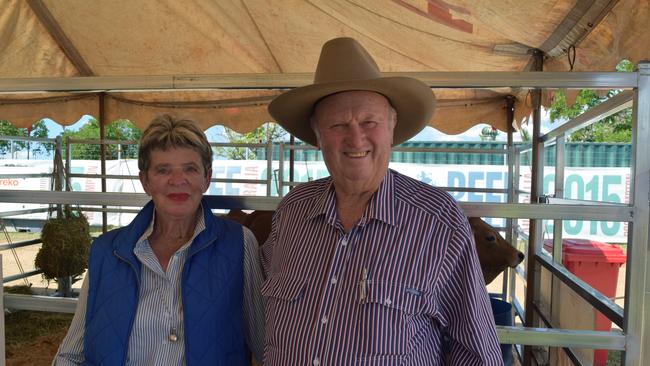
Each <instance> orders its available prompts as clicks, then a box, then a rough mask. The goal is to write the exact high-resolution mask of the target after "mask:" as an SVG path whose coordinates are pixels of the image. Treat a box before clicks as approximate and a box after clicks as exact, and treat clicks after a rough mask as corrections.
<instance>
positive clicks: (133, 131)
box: [63, 118, 142, 160]
mask: <svg viewBox="0 0 650 366" xmlns="http://www.w3.org/2000/svg"><path fill="white" fill-rule="evenodd" d="M141 135H142V131H140V130H139V129H138V128H137V127H135V125H133V123H131V121H129V120H126V119H119V120H116V121H114V122H112V123H111V124H109V125H108V126H106V139H107V140H119V141H125V140H126V141H138V140H139V139H140V136H141ZM67 137H69V138H71V139H75V140H99V122H98V121H97V120H96V119H94V118H92V119H90V120H88V122H87V123H86V124H85V125H83V126H82V127H81V128H79V129H78V130H77V131H64V132H63V138H64V141H66V138H67ZM100 151H101V150H100V145H99V141H97V143H92V144H80V143H74V144H72V148H71V154H72V159H86V160H100V158H101V155H100ZM137 156H138V146H137V145H124V144H108V145H106V159H107V160H115V159H127V158H128V159H135V158H137Z"/></svg>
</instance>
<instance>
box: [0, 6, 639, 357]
mask: <svg viewBox="0 0 650 366" xmlns="http://www.w3.org/2000/svg"><path fill="white" fill-rule="evenodd" d="M649 22H650V1H649V0H599V1H586V0H560V1H558V0H517V1H465V0H390V1H389V0H282V1H259V0H257V1H255V0H238V1H221V0H219V1H214V0H213V1H209V0H185V1H182V2H179V1H173V0H138V1H127V0H111V1H106V0H104V1H101V0H99V1H77V0H24V1H22V0H13V1H12V0H9V1H4V2H3V6H2V7H0V40H2V49H3V51H2V52H0V127H3V128H4V127H7V129H8V130H9V131H19V132H17V133H14V134H21V133H23V132H26V133H25V135H26V136H24V137H19V136H2V137H0V140H3V141H0V152H1V151H3V150H2V149H3V148H4V147H5V146H7V144H6V143H5V141H4V140H11V141H12V142H11V144H10V146H14V145H13V144H14V143H15V144H17V145H20V144H24V145H27V146H28V148H27V156H28V157H29V156H30V150H29V146H32V145H31V144H41V146H43V145H47V146H49V147H48V149H49V150H50V151H52V152H53V156H51V159H50V156H48V159H47V160H44V161H43V163H42V164H41V166H40V167H39V168H38V169H32V170H30V169H27V168H26V164H25V165H21V164H22V163H21V162H16V161H11V162H9V163H7V162H6V161H0V164H3V165H2V168H7V169H5V170H2V171H0V206H1V207H0V223H4V222H9V220H12V222H13V223H18V224H16V225H17V226H20V225H23V224H24V225H27V224H28V221H29V220H32V219H33V218H35V217H36V218H38V219H39V220H42V219H43V218H51V217H54V216H56V215H57V214H58V212H60V210H61V209H62V207H63V205H71V206H74V207H75V208H77V209H79V210H80V211H82V212H83V213H84V215H85V216H86V217H87V218H88V219H89V220H90V221H91V222H93V225H96V227H99V228H100V229H99V230H101V231H104V232H105V231H107V230H109V229H110V228H112V227H118V226H124V225H126V224H128V222H129V221H130V218H132V217H133V216H134V214H135V213H136V212H138V211H139V210H140V209H141V208H142V207H143V205H144V204H145V203H146V202H147V201H148V197H147V196H146V195H145V194H144V193H143V190H142V189H141V188H142V187H141V186H139V181H138V178H137V177H138V175H137V161H135V159H134V157H133V156H132V155H131V156H130V161H129V159H126V158H125V159H121V158H120V157H124V155H122V156H121V155H120V154H123V152H125V151H131V152H133V150H134V149H133V148H134V147H135V145H137V142H136V141H127V142H125V141H118V140H122V137H119V138H116V140H112V139H111V138H108V137H107V136H110V133H109V132H110V131H111V128H112V127H114V125H111V123H113V122H114V121H117V120H122V119H125V120H128V121H130V122H131V123H132V124H133V125H134V126H135V127H136V128H138V129H140V130H142V131H143V130H144V128H146V127H147V126H148V123H149V121H151V120H152V118H153V117H155V116H157V115H159V114H161V113H172V114H176V115H178V116H187V117H190V118H191V119H193V120H195V121H196V122H197V124H198V125H199V127H200V128H201V129H202V130H204V131H205V130H207V129H209V128H211V127H212V126H215V125H219V126H222V127H223V128H228V129H230V130H233V131H236V132H238V133H241V134H246V133H250V132H252V131H258V128H259V127H260V125H262V124H263V123H267V126H268V125H269V124H268V123H270V122H273V118H272V117H271V115H270V114H269V113H268V106H269V103H270V102H271V100H273V99H274V98H276V97H277V96H278V95H281V94H282V93H284V92H286V91H287V90H290V89H292V88H295V87H301V86H304V85H308V84H311V83H312V81H313V80H314V74H313V72H314V70H316V64H317V61H318V59H319V52H320V50H321V46H322V45H323V44H324V43H325V42H326V41H328V40H331V39H333V38H337V37H352V38H354V39H356V40H357V41H358V42H359V43H361V44H362V45H363V46H364V48H366V49H367V51H368V53H369V54H370V55H372V58H373V59H374V60H375V61H376V64H377V67H378V69H379V70H380V71H381V72H382V76H388V77H393V76H407V77H412V78H416V79H419V80H421V81H422V82H424V83H425V84H426V85H428V86H429V87H430V89H431V92H432V93H433V94H435V98H436V105H435V108H434V109H435V111H434V113H433V116H432V117H431V118H430V119H429V120H428V121H423V122H426V124H427V125H428V127H432V128H435V129H436V130H437V131H439V132H441V133H442V134H447V135H455V134H460V133H462V132H464V131H467V130H468V129H470V128H472V127H474V126H475V125H477V124H479V123H485V124H487V125H490V126H491V127H492V129H491V131H492V132H494V133H496V131H497V130H498V131H502V132H504V133H506V134H507V142H506V143H505V144H502V145H499V146H496V145H494V146H489V147H487V148H482V149H472V148H468V147H464V146H438V147H434V148H431V147H423V146H417V145H409V144H404V145H400V146H397V147H395V148H394V149H393V152H392V154H393V155H392V157H393V159H394V160H393V161H391V163H390V164H391V167H392V168H394V169H395V170H397V171H400V172H402V171H401V170H400V169H404V170H408V169H411V168H410V167H413V166H418V167H423V169H424V167H426V169H428V170H427V171H426V172H425V173H426V174H424V173H422V174H420V172H423V171H424V170H423V169H417V170H415V169H414V170H411V172H415V173H416V174H420V175H418V176H417V177H416V176H414V175H411V176H412V177H414V178H417V179H419V180H421V181H423V182H426V183H429V184H433V185H436V186H438V187H441V188H443V189H445V190H447V191H448V192H449V193H450V194H451V195H452V196H453V197H454V198H455V199H456V200H457V201H459V203H460V205H461V207H462V209H463V210H464V211H465V213H466V214H467V215H468V216H471V217H482V218H485V219H486V220H489V221H490V222H496V223H497V224H495V225H496V226H498V227H499V229H500V230H501V232H503V233H505V234H504V236H505V238H506V239H507V241H509V242H510V243H511V244H512V245H514V246H516V247H517V249H518V250H520V251H522V252H524V254H525V255H526V259H525V260H524V261H523V262H522V263H521V264H519V265H518V266H516V267H515V268H511V269H508V270H507V272H506V273H505V275H503V276H501V282H500V283H498V285H497V287H498V290H497V291H496V292H497V293H495V294H493V295H494V296H495V297H496V298H498V299H500V300H505V301H506V302H508V303H509V304H511V306H512V310H509V311H508V312H507V314H506V315H507V316H506V318H507V319H506V320H509V321H510V323H507V325H498V326H497V333H498V336H499V338H500V341H501V342H502V344H512V345H514V346H513V347H512V348H511V350H512V352H511V354H512V355H513V357H514V358H515V359H516V360H517V361H518V363H520V364H521V365H524V366H532V365H550V366H556V365H558V366H564V365H567V364H573V365H592V364H596V365H600V364H602V358H599V357H600V356H602V354H603V353H604V352H610V354H616V355H619V354H620V355H621V361H620V364H622V365H625V366H638V365H645V364H648V362H649V361H648V360H650V316H649V315H648V314H650V235H649V231H650V143H649V142H650V32H648V29H647V28H648V24H649ZM622 60H625V61H626V62H628V64H627V65H630V66H631V65H634V66H635V67H636V68H635V69H634V70H633V71H631V68H630V69H625V72H614V70H620V71H623V70H621V69H620V68H619V65H621V62H622ZM583 89H590V90H592V91H593V92H594V95H596V96H597V97H595V99H597V101H598V103H595V106H592V107H591V108H589V109H581V110H580V112H581V114H579V115H577V117H574V118H573V119H571V120H569V121H567V122H565V123H564V124H562V125H561V126H557V127H555V128H553V129H551V130H550V131H548V132H543V130H542V119H543V111H544V110H545V109H546V110H548V108H549V107H550V106H552V105H553V101H554V98H556V96H560V95H562V94H564V96H565V97H566V100H567V101H568V103H567V104H571V102H572V101H573V100H574V99H576V97H577V96H579V93H580V92H581V90H583ZM559 91H562V93H560V92H559ZM605 95H606V96H607V97H605ZM619 113H624V114H626V117H627V116H630V120H631V126H632V127H631V144H629V145H627V146H626V147H628V146H629V150H627V151H628V153H626V154H627V155H629V156H630V159H629V160H627V161H626V162H625V164H624V165H620V166H617V167H616V169H617V170H611V171H610V173H607V172H599V173H593V174H592V173H589V174H592V175H590V176H589V177H588V178H585V179H583V180H582V181H579V179H582V178H581V176H579V174H577V173H575V170H572V169H573V168H574V166H572V165H571V163H569V160H570V159H568V155H569V154H570V151H571V150H570V148H569V146H570V145H569V143H570V142H571V138H572V137H574V136H575V135H573V133H574V132H576V131H584V129H588V128H590V127H596V125H594V124H598V125H600V121H602V120H603V119H604V118H618V117H619V116H620V114H619ZM82 116H84V117H82ZM86 116H92V117H93V118H94V119H95V120H96V121H97V130H98V133H97V135H98V136H99V139H97V138H92V139H89V140H82V139H79V140H75V139H70V138H67V137H66V138H62V137H61V136H58V137H57V138H55V139H50V138H45V137H44V136H43V134H39V133H40V132H43V131H42V130H41V131H38V127H39V126H40V125H41V124H43V120H44V119H48V118H49V119H51V120H53V121H56V122H57V123H59V124H61V125H63V126H70V125H72V124H73V123H75V122H76V121H78V120H79V119H80V118H86ZM35 121H39V122H36V123H35ZM626 121H627V120H626ZM525 123H530V124H532V133H531V134H530V135H531V136H530V141H529V142H527V143H523V144H521V143H515V142H514V139H515V133H516V131H517V130H521V128H522V127H523V125H524V124H525ZM626 123H627V122H626ZM626 126H627V125H626ZM12 128H14V129H13V130H12ZM625 128H626V130H625V132H626V134H625V138H628V137H629V136H628V135H627V132H628V128H627V127H625ZM268 131H269V130H268V129H267V136H266V139H261V140H256V141H255V143H231V142H228V143H224V142H214V143H213V147H214V149H215V151H216V150H219V149H224V148H227V149H229V148H245V149H248V150H246V151H248V152H250V151H253V150H255V151H256V152H258V151H259V156H260V157H262V156H263V157H264V159H261V158H260V159H259V160H257V161H253V160H252V159H246V160H241V161H240V162H237V164H239V165H238V167H237V169H240V171H241V174H237V175H230V174H229V172H232V170H228V169H230V168H231V167H232V165H233V164H234V163H233V162H232V161H230V160H215V161H213V165H212V167H213V173H214V174H213V176H212V177H211V184H210V187H209V188H208V192H207V195H206V197H207V200H208V202H209V204H210V205H211V208H212V209H213V210H214V211H215V213H220V212H223V211H225V210H229V209H245V210H273V209H275V208H276V206H277V205H278V203H279V202H280V200H281V198H282V196H283V195H284V194H286V192H288V190H289V189H290V188H291V187H293V186H295V185H297V184H300V183H302V182H306V181H309V180H312V179H313V178H317V177H318V176H319V175H320V174H321V173H326V172H327V170H326V169H325V168H324V165H323V164H322V162H312V161H299V160H298V159H297V157H299V156H308V155H311V156H317V155H318V152H317V151H315V149H314V148H310V147H306V146H305V144H302V143H300V142H296V141H295V138H294V137H290V139H289V140H288V141H280V142H278V141H271V138H270V137H269V136H270V133H269V132H268ZM488 133H490V130H488ZM8 134H11V133H8ZM63 135H64V136H65V134H63ZM219 141H222V140H219ZM79 144H81V145H83V144H93V145H95V147H97V154H96V156H95V157H94V158H93V159H89V158H86V157H82V158H81V159H79V158H78V155H77V157H76V158H74V159H73V158H72V156H73V155H75V154H74V153H73V152H74V150H73V148H74V147H76V146H77V145H79ZM549 151H552V152H553V156H554V157H553V158H552V159H551V160H550V161H549V160H545V156H546V152H549ZM12 152H13V151H12ZM34 152H35V151H33V150H32V151H31V153H32V157H33V154H34ZM113 152H117V156H118V159H114V158H113V159H111V157H112V156H111V154H112V153H113ZM440 153H449V154H471V155H472V156H482V157H483V156H487V154H490V156H491V155H494V154H497V155H500V156H501V157H503V160H502V162H501V163H499V164H500V166H498V167H496V168H489V167H488V166H487V165H476V166H474V167H475V168H473V169H474V170H473V171H471V172H469V170H467V169H466V168H467V166H469V165H466V166H465V167H464V168H462V169H466V170H465V172H469V173H467V175H463V174H464V173H462V172H463V170H462V169H461V168H457V169H456V167H455V165H454V164H458V163H456V162H454V161H450V162H448V163H441V164H430V163H429V162H425V161H424V160H418V159H411V160H409V162H408V164H401V165H400V163H401V161H398V156H408V157H409V159H410V158H413V157H417V156H420V157H424V156H430V155H431V154H440ZM419 154H423V155H419ZM427 154H428V155H427ZM84 159H85V160H84ZM50 160H51V161H50ZM82 160H83V161H82ZM30 163H34V159H32V160H31V161H30ZM319 164H320V165H319ZM545 165H546V166H545ZM449 167H453V169H452V168H449ZM489 169H492V170H489ZM599 169H600V168H599ZM452 170H454V172H452ZM601 170H604V169H601ZM6 172H8V173H6ZM407 173H408V172H404V174H405V175H408V174H407ZM452 173H453V174H452ZM472 174H473V175H472ZM608 174H609V176H608ZM438 176H445V177H446V180H443V181H440V180H437V178H438ZM450 177H451V178H450ZM464 177H467V178H468V179H466V180H463V178H464ZM477 177H479V178H477ZM480 177H485V178H484V179H483V178H480ZM452 178H453V179H452ZM605 178H606V179H605ZM481 179H483V181H482V182H483V183H484V184H483V183H481V184H475V183H476V182H477V181H481ZM497 181H499V182H500V183H499V185H495V184H494V183H495V182H497ZM18 182H30V184H31V182H37V183H34V184H33V185H31V186H30V188H26V189H22V188H21V189H17V188H16V187H15V186H13V184H14V183H18ZM80 182H83V183H80ZM577 182H580V183H579V184H578V183H577ZM614 182H615V183H616V184H613V183H614ZM236 185H242V186H244V188H243V189H241V190H240V191H236V190H230V189H228V187H233V186H236ZM127 186H128V188H129V189H125V187H127ZM614 186H616V187H617V188H616V191H613V189H614V188H612V187H614ZM119 187H122V188H119ZM576 187H578V188H576ZM577 190H578V191H580V194H575V193H576V191H577ZM479 195H482V196H483V197H485V200H484V202H476V201H475V200H474V201H473V200H471V199H469V197H470V196H473V197H476V196H479ZM461 197H465V198H467V199H465V198H461ZM488 197H489V198H490V199H488ZM495 197H498V199H496V198H495ZM57 217H58V216H57ZM33 222H34V220H32V221H31V223H29V224H30V225H31V224H33ZM579 227H580V228H579ZM567 228H568V229H567ZM564 229H566V230H564ZM582 229H584V230H587V231H590V233H591V231H593V232H598V233H605V232H607V233H614V232H615V233H616V234H615V235H616V240H615V241H612V242H616V243H621V245H620V246H619V247H616V250H618V251H619V252H622V253H623V254H620V255H617V257H616V258H615V259H612V260H611V261H609V262H607V263H600V262H594V261H592V262H589V264H588V265H585V266H583V268H580V269H579V270H580V271H581V270H584V269H585V268H584V267H589V266H591V267H592V268H591V269H593V270H595V272H598V273H597V274H598V276H596V275H594V276H593V278H599V279H600V278H607V279H608V280H609V279H613V278H615V277H614V273H615V272H616V273H618V270H619V268H625V273H624V275H622V278H623V280H624V287H625V289H624V294H623V296H622V297H620V298H612V294H611V293H606V291H603V290H601V287H600V286H595V285H594V282H593V280H592V281H587V280H586V279H585V277H581V276H579V275H578V274H577V273H578V272H579V271H578V270H576V268H575V267H576V265H579V264H578V263H583V262H579V260H576V254H575V253H570V252H567V251H565V248H566V247H567V246H566V245H565V244H567V243H569V244H571V240H573V242H575V240H576V239H594V237H582V238H581V237H580V236H581V235H582V234H583V233H584V231H580V230H582ZM5 235H6V236H7V239H9V235H8V234H7V231H6V230H5ZM589 235H591V234H589ZM608 235H609V234H608ZM594 236H596V235H594ZM604 236H605V235H604ZM29 238H30V239H29V240H24V241H18V242H13V243H12V242H11V240H8V242H7V243H6V244H0V257H1V254H5V261H4V264H5V265H6V264H7V263H8V262H10V261H7V259H8V258H9V259H12V258H16V259H15V261H16V262H17V264H19V263H18V262H19V260H18V259H17V256H16V254H15V253H16V251H19V250H20V251H22V250H27V249H28V250H33V249H34V248H37V247H38V246H39V245H40V244H41V240H39V239H33V238H34V237H33V236H31V237H29ZM602 241H607V240H606V238H605V239H603V240H602ZM603 244H604V245H603V247H605V246H609V244H605V243H603ZM610 247H615V246H614V245H611V246H610ZM621 248H623V249H621ZM7 254H9V255H7ZM612 258H614V256H612ZM590 260H591V259H590ZM584 263H586V261H585V262H584ZM584 263H583V264H584ZM622 263H625V265H624V267H623V266H621V265H622ZM1 266H2V263H0V267H1ZM19 267H20V266H19ZM0 269H1V268H0ZM4 273H7V274H8V275H7V276H6V277H4V278H3V284H9V283H12V284H13V283H15V282H16V281H23V282H27V278H32V279H33V278H35V277H34V276H38V275H39V274H40V273H41V270H40V269H39V268H32V267H30V268H27V269H23V268H20V273H18V274H14V273H13V272H11V273H8V272H7V270H6V269H5V272H4ZM2 274H3V272H2V271H0V276H2ZM30 276H31V277H30ZM70 281H71V279H70V278H69V277H65V278H60V279H59V280H58V285H59V287H58V289H57V295H58V296H49V295H51V292H52V291H49V294H48V296H43V294H42V293H40V294H39V295H20V294H12V293H5V292H4V289H3V292H0V302H1V303H2V305H3V308H5V309H16V310H21V309H24V310H37V311H48V312H61V313H72V312H74V309H75V306H76V303H77V300H76V299H75V298H74V297H65V296H61V295H62V294H64V295H66V294H68V293H69V290H70ZM597 281H600V280H597ZM596 285H599V284H598V283H597V284H596ZM491 288H494V287H491ZM24 313H26V312H24ZM596 314H598V315H596ZM48 315H55V314H48ZM589 322H592V323H593V322H596V323H598V324H600V323H601V322H602V323H603V324H605V323H606V324H607V326H606V327H604V328H601V327H596V325H597V324H588V323H589ZM330 324H331V323H330ZM510 324H512V325H510ZM610 324H614V325H615V326H614V327H613V329H612V328H611V327H610ZM4 335H5V324H4V318H0V337H4ZM4 346H5V342H4V339H3V341H2V342H0V366H2V365H4V363H5V349H4ZM382 361H385V360H382ZM319 362H320V361H319ZM608 366H611V365H608Z"/></svg>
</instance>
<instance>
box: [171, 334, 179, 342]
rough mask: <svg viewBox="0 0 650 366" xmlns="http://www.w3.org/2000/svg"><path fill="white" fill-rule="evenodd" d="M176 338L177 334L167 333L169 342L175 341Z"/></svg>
mask: <svg viewBox="0 0 650 366" xmlns="http://www.w3.org/2000/svg"><path fill="white" fill-rule="evenodd" d="M177 340H178V336H177V335H176V334H170V335H169V341H170V342H176V341H177Z"/></svg>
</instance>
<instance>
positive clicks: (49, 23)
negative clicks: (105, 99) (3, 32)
mask: <svg viewBox="0 0 650 366" xmlns="http://www.w3.org/2000/svg"><path fill="white" fill-rule="evenodd" d="M27 4H28V5H29V7H30V8H31V9H32V11H33V12H34V14H35V15H36V18H38V20H39V21H40V22H41V24H42V25H43V27H45V29H46V30H47V32H48V33H49V34H50V36H51V37H52V38H53V39H54V42H55V43H56V44H57V45H58V46H59V47H60V48H61V50H62V51H63V53H64V54H65V55H66V57H67V58H68V60H70V62H71V63H72V64H73V65H74V67H75V68H76V69H77V71H78V72H79V74H80V75H81V76H93V75H95V74H94V73H93V70H92V69H91V68H90V66H88V64H87V63H86V61H85V60H84V59H83V57H82V56H81V54H80V53H79V50H77V48H76V47H75V45H74V44H73V43H72V41H71V40H70V38H68V36H66V34H65V32H64V31H63V29H61V26H60V25H59V23H58V22H57V21H56V19H54V16H52V13H50V11H49V10H48V8H47V6H46V5H45V4H44V3H43V1H42V0H27Z"/></svg>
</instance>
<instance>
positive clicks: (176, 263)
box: [52, 209, 264, 365]
mask: <svg viewBox="0 0 650 366" xmlns="http://www.w3.org/2000/svg"><path fill="white" fill-rule="evenodd" d="M199 211H200V212H198V214H197V224H196V227H195V229H194V234H193V236H192V238H190V240H189V241H188V242H187V243H185V244H184V245H183V246H182V247H181V248H180V249H178V250H177V251H176V253H175V254H174V255H173V256H172V257H171V258H170V260H169V264H168V265H167V271H166V272H165V271H164V270H163V269H162V267H161V265H160V262H159V261H158V258H157V257H156V255H155V254H154V253H153V250H152V249H151V246H150V245H149V241H148V239H147V238H148V237H149V236H150V235H151V234H152V232H153V224H154V220H153V219H152V221H151V224H150V225H149V227H148V229H147V230H146V231H145V232H144V234H142V236H141V237H140V239H139V240H138V242H137V243H136V244H135V247H134V249H133V253H134V254H135V256H136V257H137V258H138V260H139V261H140V262H141V263H142V272H141V278H140V289H139V300H138V308H137V311H136V314H135V319H134V323H133V328H132V331H131V336H130V337H129V345H128V352H127V362H126V364H127V365H184V364H185V342H184V339H185V337H184V331H185V330H184V327H183V304H182V297H181V276H182V270H183V265H184V264H185V261H186V260H187V255H188V249H189V247H190V244H191V243H192V241H193V240H194V238H195V237H196V236H197V235H198V234H199V233H200V232H201V231H203V230H204V229H205V221H204V218H203V210H202V209H201V210H199ZM153 217H155V215H153ZM243 230H244V302H243V303H244V318H245V319H246V320H247V322H246V324H245V325H246V328H247V329H246V339H247V343H248V345H249V347H250V348H251V350H252V351H253V354H254V355H255V357H256V358H257V359H261V355H262V347H263V336H264V334H263V324H264V323H263V322H264V304H263V299H262V298H261V296H260V295H259V294H260V287H261V284H262V282H263V277H262V269H261V267H260V265H259V255H258V245H257V240H256V239H255V236H254V235H253V233H252V232H251V231H250V230H248V229H247V228H245V227H244V228H243ZM87 298H88V276H86V278H85V279H84V283H83V285H82V288H81V292H80V294H79V300H78V303H77V310H76V312H75V315H74V318H73V320H72V324H71V325H70V329H69V330H68V333H67V335H66V337H65V339H64V340H63V342H62V343H61V346H60V347H59V350H58V353H57V355H56V357H55V358H54V361H53V363H52V364H53V365H79V364H81V363H83V361H84V355H83V338H84V329H85V318H86V302H87ZM172 335H173V336H174V337H173V339H174V340H173V341H172V340H171V339H172Z"/></svg>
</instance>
